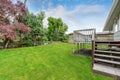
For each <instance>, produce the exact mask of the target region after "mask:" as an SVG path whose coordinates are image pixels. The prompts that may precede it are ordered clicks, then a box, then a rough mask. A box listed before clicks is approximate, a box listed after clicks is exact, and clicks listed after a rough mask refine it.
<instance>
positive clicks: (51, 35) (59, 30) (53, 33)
mask: <svg viewBox="0 0 120 80" xmlns="http://www.w3.org/2000/svg"><path fill="white" fill-rule="evenodd" d="M48 22H49V23H48V39H49V40H50V41H64V40H65V39H66V38H65V32H66V31H67V29H68V26H67V25H66V24H65V23H63V21H62V19H61V18H58V19H57V18H53V17H49V18H48Z"/></svg>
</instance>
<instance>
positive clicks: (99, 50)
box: [95, 50, 120, 54]
mask: <svg viewBox="0 0 120 80" xmlns="http://www.w3.org/2000/svg"><path fill="white" fill-rule="evenodd" d="M95 52H101V53H113V54H120V52H115V51H102V50H95Z"/></svg>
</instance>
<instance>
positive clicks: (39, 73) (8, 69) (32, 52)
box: [0, 43, 112, 80]
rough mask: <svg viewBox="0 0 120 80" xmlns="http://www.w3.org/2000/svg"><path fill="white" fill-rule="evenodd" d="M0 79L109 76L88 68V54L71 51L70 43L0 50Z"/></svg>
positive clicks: (87, 79)
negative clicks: (82, 54)
mask: <svg viewBox="0 0 120 80" xmlns="http://www.w3.org/2000/svg"><path fill="white" fill-rule="evenodd" d="M0 80H112V79H111V78H108V77H105V76H102V75H99V74H95V73H93V72H92V67H91V58H90V57H86V56H81V55H73V54H72V44H67V43H53V44H49V45H44V46H36V47H26V48H16V49H7V50H0Z"/></svg>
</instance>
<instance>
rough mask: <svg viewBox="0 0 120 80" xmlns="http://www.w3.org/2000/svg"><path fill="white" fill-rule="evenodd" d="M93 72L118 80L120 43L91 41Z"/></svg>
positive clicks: (119, 76) (119, 74)
mask: <svg viewBox="0 0 120 80" xmlns="http://www.w3.org/2000/svg"><path fill="white" fill-rule="evenodd" d="M92 59H93V71H94V72H96V73H101V74H104V75H107V76H111V77H114V78H116V79H118V80H119V79H120V41H93V55H92Z"/></svg>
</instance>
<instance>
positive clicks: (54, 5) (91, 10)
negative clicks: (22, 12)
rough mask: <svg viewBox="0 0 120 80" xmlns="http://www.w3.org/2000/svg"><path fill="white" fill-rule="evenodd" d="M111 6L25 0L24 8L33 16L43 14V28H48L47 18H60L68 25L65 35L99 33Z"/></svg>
mask: <svg viewBox="0 0 120 80" xmlns="http://www.w3.org/2000/svg"><path fill="white" fill-rule="evenodd" d="M12 1H14V2H16V1H17V0H12ZM19 1H24V0H19ZM112 4H113V0H27V3H26V6H27V8H28V10H29V11H30V12H31V13H33V14H35V15H37V14H38V13H40V12H41V11H44V12H45V15H46V17H45V19H44V21H43V23H44V26H45V27H48V25H47V24H48V21H47V18H48V17H50V16H52V17H55V18H62V20H63V22H64V23H66V24H67V25H68V31H67V33H72V32H73V31H74V30H80V29H88V28H96V31H97V32H101V31H102V30H103V27H104V24H105V21H106V19H107V16H108V14H109V12H110V9H111V7H112Z"/></svg>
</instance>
